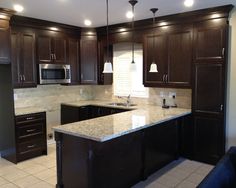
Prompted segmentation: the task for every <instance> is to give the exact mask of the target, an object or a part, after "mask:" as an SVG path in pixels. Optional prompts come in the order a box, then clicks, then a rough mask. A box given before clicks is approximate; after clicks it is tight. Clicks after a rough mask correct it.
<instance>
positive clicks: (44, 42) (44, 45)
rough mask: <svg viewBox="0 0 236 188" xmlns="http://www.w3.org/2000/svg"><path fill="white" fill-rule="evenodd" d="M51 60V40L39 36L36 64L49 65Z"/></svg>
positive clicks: (47, 37)
mask: <svg viewBox="0 0 236 188" xmlns="http://www.w3.org/2000/svg"><path fill="white" fill-rule="evenodd" d="M52 59H53V58H52V39H51V38H50V37H49V36H39V37H38V62H37V63H51V62H52Z"/></svg>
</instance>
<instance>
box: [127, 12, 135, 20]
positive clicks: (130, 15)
mask: <svg viewBox="0 0 236 188" xmlns="http://www.w3.org/2000/svg"><path fill="white" fill-rule="evenodd" d="M133 16H134V14H133V12H131V11H128V12H127V13H126V17H127V18H129V19H130V18H133Z"/></svg>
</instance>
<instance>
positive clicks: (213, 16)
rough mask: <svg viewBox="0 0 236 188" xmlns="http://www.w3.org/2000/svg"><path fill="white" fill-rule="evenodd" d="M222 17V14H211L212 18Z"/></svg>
mask: <svg viewBox="0 0 236 188" xmlns="http://www.w3.org/2000/svg"><path fill="white" fill-rule="evenodd" d="M219 17H220V14H212V15H211V18H219Z"/></svg>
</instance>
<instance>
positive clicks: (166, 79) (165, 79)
mask: <svg viewBox="0 0 236 188" xmlns="http://www.w3.org/2000/svg"><path fill="white" fill-rule="evenodd" d="M165 81H166V83H167V82H168V75H167V74H166V79H165Z"/></svg>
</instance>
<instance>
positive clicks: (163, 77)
mask: <svg viewBox="0 0 236 188" xmlns="http://www.w3.org/2000/svg"><path fill="white" fill-rule="evenodd" d="M162 82H165V74H163V76H162Z"/></svg>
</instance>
